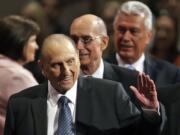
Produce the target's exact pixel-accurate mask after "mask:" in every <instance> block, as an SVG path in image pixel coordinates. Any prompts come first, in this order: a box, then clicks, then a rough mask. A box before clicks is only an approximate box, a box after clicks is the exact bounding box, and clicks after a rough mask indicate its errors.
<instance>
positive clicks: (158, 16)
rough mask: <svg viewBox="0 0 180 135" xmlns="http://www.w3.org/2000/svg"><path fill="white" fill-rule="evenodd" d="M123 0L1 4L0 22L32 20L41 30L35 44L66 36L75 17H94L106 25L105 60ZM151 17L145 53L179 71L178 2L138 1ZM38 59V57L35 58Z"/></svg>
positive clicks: (23, 0)
mask: <svg viewBox="0 0 180 135" xmlns="http://www.w3.org/2000/svg"><path fill="white" fill-rule="evenodd" d="M124 1H126V0H1V1H0V18H2V17H4V16H7V15H11V14H21V15H24V16H27V17H29V18H31V19H33V20H35V21H36V22H37V23H38V24H39V25H40V27H41V34H40V35H39V37H38V43H39V46H40V47H41V44H42V41H43V39H44V38H45V37H46V36H47V35H49V34H52V33H65V34H69V32H68V31H69V26H70V24H71V22H72V20H73V19H74V18H75V17H78V16H80V15H82V14H85V13H93V14H96V15H98V16H100V17H102V18H103V19H104V21H105V23H106V25H107V29H108V35H109V36H110V43H109V46H108V48H107V49H106V51H105V52H104V56H106V55H108V54H110V53H111V52H113V49H114V48H113V40H112V35H113V30H112V22H113V18H114V15H115V13H116V10H117V8H118V6H119V4H121V3H122V2H124ZM139 1H141V2H144V3H146V4H147V5H148V6H149V7H150V9H151V10H152V12H153V14H154V26H155V29H154V32H155V36H154V38H153V40H152V43H151V44H150V45H149V47H148V48H147V51H148V52H149V53H151V54H152V55H154V56H155V57H158V58H160V59H165V60H167V61H169V62H171V63H174V64H176V65H177V66H179V67H180V36H179V35H180V34H179V33H180V15H179V13H180V0H139ZM37 57H38V55H37Z"/></svg>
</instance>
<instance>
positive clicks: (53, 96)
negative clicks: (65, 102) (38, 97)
mask: <svg viewBox="0 0 180 135" xmlns="http://www.w3.org/2000/svg"><path fill="white" fill-rule="evenodd" d="M76 94H77V81H76V82H75V83H74V85H73V87H72V88H71V89H70V90H68V91H67V92H66V93H65V94H64V95H63V94H60V93H58V92H57V90H55V88H54V87H53V86H52V85H51V83H50V81H48V100H49V101H50V103H51V104H52V105H57V102H58V100H59V98H60V97H61V96H66V97H67V98H68V99H69V100H70V101H71V103H72V104H74V105H75V103H76Z"/></svg>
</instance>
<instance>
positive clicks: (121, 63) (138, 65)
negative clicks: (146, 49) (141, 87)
mask: <svg viewBox="0 0 180 135" xmlns="http://www.w3.org/2000/svg"><path fill="white" fill-rule="evenodd" d="M116 60H117V62H118V66H121V67H125V68H127V67H128V66H129V64H126V63H125V62H124V61H123V60H122V59H121V57H119V55H118V54H117V53H116ZM144 60H145V55H144V53H143V54H142V56H141V57H140V58H139V59H138V60H137V61H136V62H134V63H133V64H131V66H133V68H134V69H135V70H137V71H139V72H140V73H142V72H144Z"/></svg>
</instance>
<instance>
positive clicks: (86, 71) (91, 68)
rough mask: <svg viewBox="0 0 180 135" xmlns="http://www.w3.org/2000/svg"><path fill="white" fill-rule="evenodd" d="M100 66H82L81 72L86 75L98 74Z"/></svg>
mask: <svg viewBox="0 0 180 135" xmlns="http://www.w3.org/2000/svg"><path fill="white" fill-rule="evenodd" d="M99 66H100V63H99V64H92V65H81V71H82V72H83V74H85V75H92V74H93V73H94V72H96V70H97V69H98V67H99Z"/></svg>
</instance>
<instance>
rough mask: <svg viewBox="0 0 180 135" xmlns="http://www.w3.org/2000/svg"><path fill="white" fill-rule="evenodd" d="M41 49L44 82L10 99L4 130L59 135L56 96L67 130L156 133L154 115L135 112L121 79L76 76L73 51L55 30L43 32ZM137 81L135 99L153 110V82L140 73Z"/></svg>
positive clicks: (10, 134)
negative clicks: (67, 110)
mask: <svg viewBox="0 0 180 135" xmlns="http://www.w3.org/2000/svg"><path fill="white" fill-rule="evenodd" d="M41 54H42V56H41V59H40V65H41V68H42V72H43V74H44V76H45V77H46V78H47V79H48V80H49V81H48V82H47V83H44V84H41V85H38V86H35V87H31V88H28V89H26V90H25V91H23V92H20V93H18V94H15V95H14V96H12V97H11V98H10V100H9V103H8V108H7V117H6V123H5V135H24V134H26V135H34V134H36V135H46V134H47V135H55V134H58V132H59V130H58V129H59V128H58V127H61V126H62V125H60V124H58V120H57V118H58V117H59V112H60V114H61V113H62V112H61V110H62V108H63V106H62V105H60V106H59V107H58V105H57V104H58V100H59V99H61V97H66V98H67V99H68V101H69V103H68V108H70V114H71V115H72V116H71V117H72V119H73V120H72V123H71V124H70V125H71V126H72V127H70V130H72V132H74V133H72V134H76V135H88V134H90V135H96V134H97V135H105V134H106V135H116V134H124V135H131V134H135V135H136V134H138V135H140V134H143V135H147V134H153V135H155V134H156V133H158V132H159V126H160V122H161V119H160V117H159V115H158V114H154V113H153V114H151V115H150V114H148V117H147V114H145V113H142V112H140V111H139V110H138V109H137V108H136V106H134V104H133V103H132V102H131V101H130V99H129V97H128V96H127V94H126V92H125V91H124V90H123V87H122V86H121V84H120V83H116V82H113V81H107V80H102V79H95V78H89V77H87V78H81V77H80V78H79V79H78V75H79V71H80V62H79V57H78V51H77V50H76V49H75V47H74V43H73V41H72V40H71V39H70V38H68V37H67V36H65V35H61V34H55V35H50V36H49V37H47V38H46V40H45V41H44V44H43V47H42V52H41ZM138 80H139V82H138V84H139V85H138V90H137V89H136V88H135V87H132V90H133V91H134V93H135V95H136V96H137V98H138V100H139V101H140V104H141V105H142V106H143V108H144V109H154V110H156V109H158V108H159V102H158V100H157V93H156V89H155V85H154V83H153V81H152V80H150V79H149V77H147V76H145V75H140V76H139V79H138ZM149 118H153V119H149ZM59 122H60V121H59ZM142 122H146V124H147V125H148V127H147V129H146V130H148V131H144V129H141V127H139V125H141V124H142ZM73 123H74V124H73ZM74 129H75V130H74ZM60 131H61V130H60ZM72 134H68V135H72ZM61 135H62V134H61Z"/></svg>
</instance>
